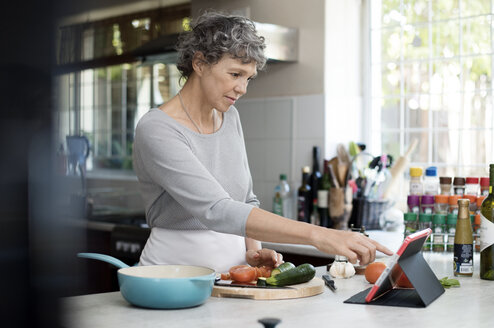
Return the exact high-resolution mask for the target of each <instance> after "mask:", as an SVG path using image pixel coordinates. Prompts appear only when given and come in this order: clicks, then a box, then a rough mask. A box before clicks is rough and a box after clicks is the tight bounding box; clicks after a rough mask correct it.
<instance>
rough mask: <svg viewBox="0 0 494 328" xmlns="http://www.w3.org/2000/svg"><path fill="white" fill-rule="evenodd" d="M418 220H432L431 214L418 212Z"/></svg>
mask: <svg viewBox="0 0 494 328" xmlns="http://www.w3.org/2000/svg"><path fill="white" fill-rule="evenodd" d="M419 221H420V222H432V214H428V213H420V214H419Z"/></svg>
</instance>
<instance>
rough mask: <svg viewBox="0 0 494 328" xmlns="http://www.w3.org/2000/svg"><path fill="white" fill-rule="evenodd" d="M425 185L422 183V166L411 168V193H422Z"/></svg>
mask: <svg viewBox="0 0 494 328" xmlns="http://www.w3.org/2000/svg"><path fill="white" fill-rule="evenodd" d="M423 192H424V187H423V185H422V168H420V167H411V168H410V192H409V194H410V195H419V196H420V195H422V194H423Z"/></svg>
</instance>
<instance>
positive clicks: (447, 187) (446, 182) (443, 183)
mask: <svg viewBox="0 0 494 328" xmlns="http://www.w3.org/2000/svg"><path fill="white" fill-rule="evenodd" d="M451 182H453V179H451V177H439V187H440V189H441V195H448V196H449V195H451Z"/></svg>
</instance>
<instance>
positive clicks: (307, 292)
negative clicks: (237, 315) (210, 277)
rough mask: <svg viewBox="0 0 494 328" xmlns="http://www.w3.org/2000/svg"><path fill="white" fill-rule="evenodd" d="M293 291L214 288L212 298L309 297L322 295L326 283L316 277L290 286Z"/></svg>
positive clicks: (262, 298)
mask: <svg viewBox="0 0 494 328" xmlns="http://www.w3.org/2000/svg"><path fill="white" fill-rule="evenodd" d="M289 287H292V288H293V289H272V288H266V289H264V288H248V287H225V286H216V285H215V286H214V287H213V293H212V294H211V296H214V297H234V298H250V299H254V300H282V299H289V298H300V297H309V296H314V295H317V294H321V293H322V292H323V291H324V281H323V280H322V279H321V278H318V277H314V278H313V279H312V280H311V281H309V282H306V283H303V284H298V285H292V286H289Z"/></svg>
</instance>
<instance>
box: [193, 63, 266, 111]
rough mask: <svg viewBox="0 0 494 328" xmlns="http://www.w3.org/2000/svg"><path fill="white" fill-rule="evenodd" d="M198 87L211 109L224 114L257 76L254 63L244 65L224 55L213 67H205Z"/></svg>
mask: <svg viewBox="0 0 494 328" xmlns="http://www.w3.org/2000/svg"><path fill="white" fill-rule="evenodd" d="M201 73H202V74H201V76H200V85H201V88H202V90H203V92H204V93H203V94H204V97H205V98H206V101H207V102H208V103H209V105H210V106H211V107H212V108H215V109H216V110H218V111H220V112H226V111H227V110H228V109H229V108H230V106H232V105H234V104H235V101H237V100H238V99H239V98H240V97H241V96H243V95H244V94H245V93H246V92H247V85H248V84H249V81H250V80H251V79H252V78H254V77H255V75H256V74H257V69H256V63H255V62H254V61H252V62H250V63H248V64H244V63H242V61H241V60H240V59H236V58H232V57H230V56H229V55H224V56H223V58H222V59H220V61H219V62H218V63H216V64H214V65H205V66H204V69H203V70H202V72H201Z"/></svg>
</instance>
